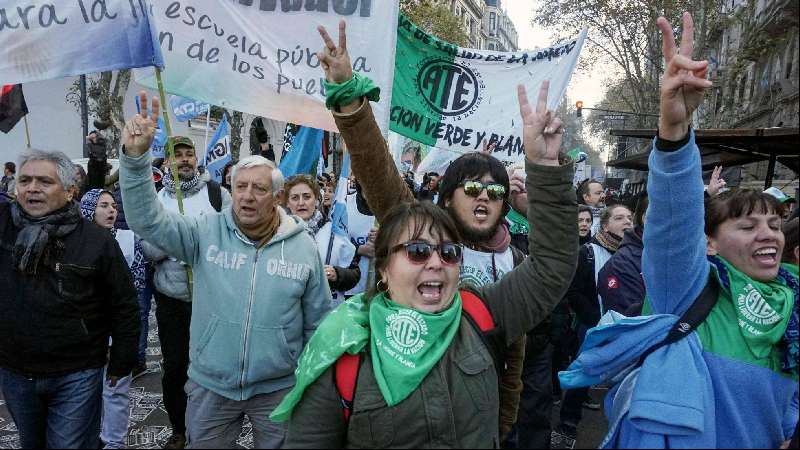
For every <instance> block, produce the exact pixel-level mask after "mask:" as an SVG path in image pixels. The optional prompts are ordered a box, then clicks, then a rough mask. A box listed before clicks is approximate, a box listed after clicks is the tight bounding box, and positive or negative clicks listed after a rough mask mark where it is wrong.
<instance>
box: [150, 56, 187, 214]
mask: <svg viewBox="0 0 800 450" xmlns="http://www.w3.org/2000/svg"><path fill="white" fill-rule="evenodd" d="M156 81H157V82H158V96H159V98H160V99H161V111H162V114H163V116H164V117H163V119H164V127H165V128H166V129H167V148H166V151H167V157H168V158H169V170H170V171H171V172H172V176H173V177H174V181H175V182H176V183H177V184H176V186H178V188H177V189H175V197H176V198H177V199H178V211H180V213H181V214H183V213H184V211H183V192H182V191H181V190H180V187H179V186H180V180H179V179H178V163H177V161H176V160H175V148H174V146H173V140H172V126H171V125H170V122H169V111H168V110H169V108H167V106H166V105H167V102H166V95H164V82H163V81H162V80H161V68H160V67H156Z"/></svg>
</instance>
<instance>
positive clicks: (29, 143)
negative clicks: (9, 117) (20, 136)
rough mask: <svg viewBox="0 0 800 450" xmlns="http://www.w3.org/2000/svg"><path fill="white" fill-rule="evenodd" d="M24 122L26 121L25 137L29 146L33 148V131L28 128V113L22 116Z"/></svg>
mask: <svg viewBox="0 0 800 450" xmlns="http://www.w3.org/2000/svg"><path fill="white" fill-rule="evenodd" d="M22 120H23V122H25V139H26V141H27V143H28V148H31V131H30V129H29V128H28V116H27V114H26V115H24V116H22Z"/></svg>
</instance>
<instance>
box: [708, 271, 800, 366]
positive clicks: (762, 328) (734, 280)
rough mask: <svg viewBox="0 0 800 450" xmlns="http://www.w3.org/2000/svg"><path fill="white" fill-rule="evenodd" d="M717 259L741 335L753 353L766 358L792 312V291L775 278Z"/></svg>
mask: <svg viewBox="0 0 800 450" xmlns="http://www.w3.org/2000/svg"><path fill="white" fill-rule="evenodd" d="M718 259H719V261H721V262H722V264H723V265H724V266H725V269H726V272H727V278H728V281H729V295H730V298H731V299H732V301H733V305H734V309H735V311H736V316H737V318H738V319H739V328H740V330H741V333H742V336H743V337H744V338H745V342H747V346H748V347H749V348H750V351H751V352H752V353H753V355H755V356H756V357H757V358H766V357H767V356H769V353H770V351H771V350H772V348H773V346H774V345H775V344H777V343H778V342H779V341H780V340H781V338H783V334H784V330H785V329H786V326H787V324H788V322H789V319H790V317H791V313H792V306H793V303H794V292H793V291H792V288H790V287H789V286H787V285H785V284H784V283H782V282H780V281H779V280H777V279H776V280H773V281H769V282H767V283H763V282H760V281H756V280H753V279H752V278H750V277H748V276H747V275H745V274H744V273H742V272H741V271H739V270H738V269H736V268H735V267H733V265H731V264H730V263H729V262H728V261H726V260H725V259H723V258H721V257H718ZM723 286H724V284H723ZM723 289H724V287H723Z"/></svg>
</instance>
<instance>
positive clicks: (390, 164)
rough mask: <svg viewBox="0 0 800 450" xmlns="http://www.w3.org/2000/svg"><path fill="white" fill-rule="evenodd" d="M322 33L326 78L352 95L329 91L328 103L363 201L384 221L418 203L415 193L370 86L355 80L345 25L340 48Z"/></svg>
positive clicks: (320, 57) (322, 54)
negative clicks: (398, 208) (378, 118)
mask: <svg viewBox="0 0 800 450" xmlns="http://www.w3.org/2000/svg"><path fill="white" fill-rule="evenodd" d="M319 34H320V36H322V40H323V41H324V42H325V47H324V48H323V49H322V51H321V52H320V53H318V55H317V56H318V57H319V60H320V62H321V65H322V68H323V69H324V70H325V79H326V80H327V81H328V83H335V84H337V85H345V84H348V85H349V86H348V89H346V91H349V92H350V95H338V94H337V95H335V98H332V95H334V94H333V93H332V92H331V90H328V96H329V99H328V104H329V106H330V107H332V108H333V118H334V120H336V126H337V127H338V128H339V132H340V133H341V134H342V137H343V138H344V142H345V144H347V151H348V152H349V153H350V167H351V169H352V171H353V174H355V176H356V179H358V182H359V183H360V184H361V187H362V188H363V194H364V198H365V199H366V200H367V204H369V207H370V209H371V210H372V212H373V213H374V214H375V218H376V219H377V220H378V222H382V221H383V218H384V216H385V215H386V213H387V212H389V210H390V209H391V208H392V207H393V206H395V205H397V204H398V203H400V202H413V201H415V199H414V193H413V192H411V190H409V189H408V186H407V185H406V183H405V182H404V181H403V179H402V177H401V176H400V173H399V172H398V171H397V168H396V167H395V165H394V161H393V160H392V155H391V153H390V152H389V146H388V145H387V144H386V140H385V139H384V138H383V134H381V130H380V128H378V124H377V123H376V122H375V117H374V116H373V114H372V108H371V107H370V105H369V101H368V98H367V97H368V95H366V92H364V87H365V86H364V85H365V84H367V83H366V82H365V81H363V79H362V82H358V80H356V79H354V78H353V69H352V65H351V63H350V55H349V54H348V52H347V34H346V32H345V22H344V21H343V20H342V21H341V22H339V45H338V46H337V45H336V44H335V43H334V42H333V39H331V37H330V35H329V34H328V32H327V30H325V27H322V26H320V27H319ZM341 91H345V89H342V90H341ZM331 103H333V104H331Z"/></svg>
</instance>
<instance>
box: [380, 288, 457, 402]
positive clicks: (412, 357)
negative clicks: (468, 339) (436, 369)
mask: <svg viewBox="0 0 800 450" xmlns="http://www.w3.org/2000/svg"><path fill="white" fill-rule="evenodd" d="M369 323H370V327H371V328H372V330H373V332H372V335H371V336H370V341H369V342H370V350H371V351H372V369H373V371H374V372H375V378H376V380H377V382H378V387H379V388H380V390H381V394H383V398H384V400H386V404H387V405H389V406H394V405H396V404H398V403H400V402H402V401H403V400H405V399H406V397H408V396H409V395H411V393H412V392H413V391H414V390H415V389H416V388H417V387H418V386H419V384H420V383H421V382H422V380H423V379H424V378H425V377H426V376H427V375H428V373H429V372H430V371H431V369H433V366H435V365H436V363H438V362H439V360H440V359H441V358H442V355H444V352H445V351H447V348H448V347H450V343H451V342H452V341H453V336H455V335H456V332H457V331H458V326H459V324H460V323H461V295H460V294H456V296H455V298H454V300H453V304H452V305H450V307H449V308H447V309H445V310H444V311H441V312H438V313H426V312H421V311H417V310H415V309H411V308H407V307H405V306H401V305H398V304H396V303H394V302H392V301H391V300H389V299H387V298H386V297H385V296H384V295H379V296H376V297H375V298H373V299H372V304H371V305H370V309H369Z"/></svg>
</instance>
